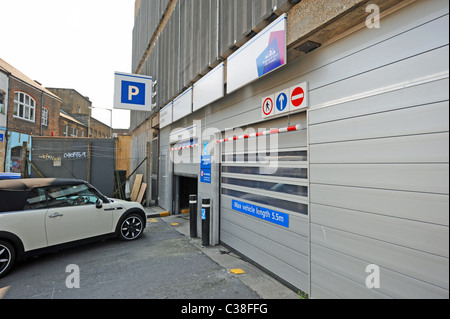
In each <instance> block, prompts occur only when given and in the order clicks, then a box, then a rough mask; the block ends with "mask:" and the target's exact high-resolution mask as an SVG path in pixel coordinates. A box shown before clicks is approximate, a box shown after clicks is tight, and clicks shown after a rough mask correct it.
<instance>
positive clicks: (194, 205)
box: [189, 195, 197, 238]
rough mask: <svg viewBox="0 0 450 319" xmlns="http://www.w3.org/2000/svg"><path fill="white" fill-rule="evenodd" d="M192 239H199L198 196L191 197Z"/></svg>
mask: <svg viewBox="0 0 450 319" xmlns="http://www.w3.org/2000/svg"><path fill="white" fill-rule="evenodd" d="M189 214H190V216H191V219H190V230H191V238H197V195H190V196H189Z"/></svg>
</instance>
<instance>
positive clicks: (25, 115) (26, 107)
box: [13, 92, 36, 122]
mask: <svg viewBox="0 0 450 319" xmlns="http://www.w3.org/2000/svg"><path fill="white" fill-rule="evenodd" d="M35 111H36V101H35V100H34V99H33V98H32V97H31V96H29V95H28V94H26V93H23V92H16V93H14V112H13V115H14V117H18V118H21V119H23V120H27V121H30V122H34V121H35Z"/></svg>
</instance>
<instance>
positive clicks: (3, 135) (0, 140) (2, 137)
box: [0, 134, 4, 142]
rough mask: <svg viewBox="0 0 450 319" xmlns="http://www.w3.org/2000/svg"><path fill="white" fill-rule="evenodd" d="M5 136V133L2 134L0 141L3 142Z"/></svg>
mask: <svg viewBox="0 0 450 319" xmlns="http://www.w3.org/2000/svg"><path fill="white" fill-rule="evenodd" d="M3 136H4V135H3V134H0V142H3V139H4V137H3Z"/></svg>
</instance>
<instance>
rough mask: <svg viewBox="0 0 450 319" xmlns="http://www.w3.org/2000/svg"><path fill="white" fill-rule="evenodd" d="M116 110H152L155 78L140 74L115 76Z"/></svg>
mask: <svg viewBox="0 0 450 319" xmlns="http://www.w3.org/2000/svg"><path fill="white" fill-rule="evenodd" d="M114 76H115V81H114V108H115V109H124V110H132V111H146V112H148V111H151V110H152V93H153V92H152V91H153V78H152V77H151V76H146V75H140V74H127V73H120V72H116V73H115V74H114Z"/></svg>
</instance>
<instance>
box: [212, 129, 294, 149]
mask: <svg viewBox="0 0 450 319" xmlns="http://www.w3.org/2000/svg"><path fill="white" fill-rule="evenodd" d="M301 129H302V128H301V125H293V126H288V127H283V128H274V129H271V130H268V131H261V132H257V133H251V134H245V135H241V136H234V137H229V138H224V139H222V140H217V141H216V143H217V144H220V143H225V142H230V141H237V140H245V139H249V138H254V137H259V136H267V135H275V134H281V133H287V132H295V131H300V130H301Z"/></svg>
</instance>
